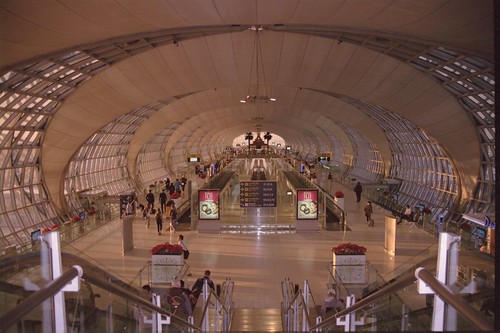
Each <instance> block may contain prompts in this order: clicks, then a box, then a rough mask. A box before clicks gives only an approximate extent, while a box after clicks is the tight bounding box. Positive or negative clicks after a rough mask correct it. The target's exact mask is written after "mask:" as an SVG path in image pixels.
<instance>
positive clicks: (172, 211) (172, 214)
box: [169, 203, 177, 232]
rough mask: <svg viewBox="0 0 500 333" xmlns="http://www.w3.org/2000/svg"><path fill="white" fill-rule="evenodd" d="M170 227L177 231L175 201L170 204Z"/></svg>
mask: <svg viewBox="0 0 500 333" xmlns="http://www.w3.org/2000/svg"><path fill="white" fill-rule="evenodd" d="M169 220H170V223H169V229H170V232H172V231H173V232H175V228H174V224H175V223H176V221H177V208H175V203H173V204H171V205H170V211H169Z"/></svg>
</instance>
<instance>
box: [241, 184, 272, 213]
mask: <svg viewBox="0 0 500 333" xmlns="http://www.w3.org/2000/svg"><path fill="white" fill-rule="evenodd" d="M276 188H277V187H276V182H275V181H268V180H261V181H247V182H240V207H276V203H277V194H276Z"/></svg>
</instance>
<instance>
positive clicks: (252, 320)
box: [231, 308, 283, 332]
mask: <svg viewBox="0 0 500 333" xmlns="http://www.w3.org/2000/svg"><path fill="white" fill-rule="evenodd" d="M282 331H283V327H282V324H281V309H279V308H278V309H274V308H270V309H269V308H267V309H260V308H252V309H240V308H235V309H234V313H233V319H232V321H231V332H282Z"/></svg>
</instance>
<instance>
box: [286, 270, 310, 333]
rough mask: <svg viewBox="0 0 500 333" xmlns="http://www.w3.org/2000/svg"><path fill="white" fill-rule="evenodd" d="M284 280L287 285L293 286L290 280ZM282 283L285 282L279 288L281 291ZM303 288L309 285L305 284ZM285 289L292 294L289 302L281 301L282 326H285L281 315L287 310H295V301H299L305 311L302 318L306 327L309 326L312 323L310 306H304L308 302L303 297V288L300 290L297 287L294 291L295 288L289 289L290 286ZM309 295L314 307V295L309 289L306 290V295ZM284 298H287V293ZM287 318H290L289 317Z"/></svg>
mask: <svg viewBox="0 0 500 333" xmlns="http://www.w3.org/2000/svg"><path fill="white" fill-rule="evenodd" d="M286 282H288V286H290V287H291V286H293V284H292V283H291V281H290V280H288V279H287V280H286ZM284 283H285V282H282V288H281V289H282V292H283V289H284V288H283V284H284ZM306 283H307V281H306ZM304 288H309V285H307V287H306V286H305V287H304ZM286 291H287V292H288V293H290V294H292V295H293V297H292V299H291V300H290V301H289V302H287V303H288V304H284V302H282V308H281V313H282V320H281V322H282V325H283V328H285V324H284V318H283V317H284V315H285V314H286V313H288V312H289V311H293V310H295V308H296V302H299V304H300V305H302V309H303V310H304V313H305V318H303V320H306V321H307V327H311V325H312V324H313V321H312V318H311V314H310V307H307V306H306V305H307V304H309V302H308V301H307V300H306V299H304V295H303V290H301V289H300V288H299V289H298V290H297V291H296V292H295V290H291V288H288V289H287V290H286ZM283 296H285V295H283ZM309 296H310V297H311V300H312V302H313V305H314V307H313V308H316V302H315V301H314V297H313V295H312V292H311V291H310V290H309V292H308V297H309ZM286 299H287V300H288V295H287V298H286ZM300 305H299V306H300ZM295 315H297V313H295ZM289 320H290V318H289ZM287 326H288V325H287ZM285 329H286V328H285Z"/></svg>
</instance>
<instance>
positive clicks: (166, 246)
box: [149, 242, 184, 255]
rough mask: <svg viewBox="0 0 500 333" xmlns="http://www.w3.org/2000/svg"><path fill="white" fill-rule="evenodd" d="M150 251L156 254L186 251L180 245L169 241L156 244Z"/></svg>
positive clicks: (174, 253)
mask: <svg viewBox="0 0 500 333" xmlns="http://www.w3.org/2000/svg"><path fill="white" fill-rule="evenodd" d="M149 252H151V254H156V255H176V254H182V253H184V250H183V249H182V247H181V246H180V245H177V244H170V243H169V242H166V243H163V244H158V245H156V246H155V247H153V248H152V249H151V250H150V251H149Z"/></svg>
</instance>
